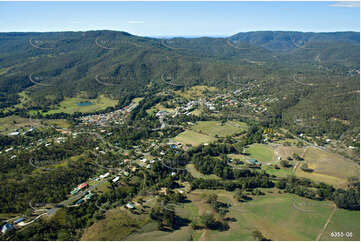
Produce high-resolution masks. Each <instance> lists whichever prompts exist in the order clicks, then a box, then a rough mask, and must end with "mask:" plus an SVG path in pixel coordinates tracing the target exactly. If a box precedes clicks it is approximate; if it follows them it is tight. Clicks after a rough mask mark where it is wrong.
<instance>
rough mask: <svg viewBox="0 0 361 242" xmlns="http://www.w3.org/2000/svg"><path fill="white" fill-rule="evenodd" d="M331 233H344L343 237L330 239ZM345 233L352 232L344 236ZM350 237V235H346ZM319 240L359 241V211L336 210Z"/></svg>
mask: <svg viewBox="0 0 361 242" xmlns="http://www.w3.org/2000/svg"><path fill="white" fill-rule="evenodd" d="M331 232H344V236H343V237H332V236H331ZM346 232H352V237H351V236H346ZM348 235H350V233H348ZM321 240H354V241H359V240H360V211H350V210H345V209H337V210H336V212H335V214H334V215H333V217H332V219H331V221H330V223H329V224H328V226H327V229H326V231H325V233H324V234H323V236H322V237H321Z"/></svg>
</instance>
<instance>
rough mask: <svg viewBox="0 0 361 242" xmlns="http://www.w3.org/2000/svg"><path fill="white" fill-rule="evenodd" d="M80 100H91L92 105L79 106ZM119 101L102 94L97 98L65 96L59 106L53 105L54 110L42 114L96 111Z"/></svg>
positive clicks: (112, 105)
mask: <svg viewBox="0 0 361 242" xmlns="http://www.w3.org/2000/svg"><path fill="white" fill-rule="evenodd" d="M80 102H91V103H92V105H89V106H78V103H80ZM117 103H118V101H117V100H112V99H110V98H108V97H105V96H103V95H100V96H99V97H98V98H96V99H89V98H81V97H73V98H65V99H64V100H63V101H62V102H60V103H59V105H58V106H56V107H53V109H52V110H50V111H48V112H45V113H42V114H45V115H46V114H54V113H61V112H63V113H69V114H73V113H75V112H82V113H87V112H95V111H100V110H103V109H106V108H107V107H114V106H115V105H116V104H117Z"/></svg>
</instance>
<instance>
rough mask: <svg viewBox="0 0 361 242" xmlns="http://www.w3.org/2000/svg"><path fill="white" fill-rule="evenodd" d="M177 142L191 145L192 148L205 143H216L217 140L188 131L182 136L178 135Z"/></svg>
mask: <svg viewBox="0 0 361 242" xmlns="http://www.w3.org/2000/svg"><path fill="white" fill-rule="evenodd" d="M174 140H175V141H177V142H181V143H183V144H190V145H192V146H198V145H201V144H204V143H210V142H212V141H215V140H216V139H215V138H213V137H211V136H208V135H205V134H200V133H197V132H195V131H193V130H186V131H184V132H182V133H180V134H178V135H177V136H176V137H175V138H174Z"/></svg>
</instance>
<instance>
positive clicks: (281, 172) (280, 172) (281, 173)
mask: <svg viewBox="0 0 361 242" xmlns="http://www.w3.org/2000/svg"><path fill="white" fill-rule="evenodd" d="M279 167H280V166H279ZM262 170H265V171H266V172H267V173H268V174H270V175H275V176H278V177H287V176H289V175H291V174H292V168H282V167H280V169H275V168H274V167H273V166H268V165H263V166H262Z"/></svg>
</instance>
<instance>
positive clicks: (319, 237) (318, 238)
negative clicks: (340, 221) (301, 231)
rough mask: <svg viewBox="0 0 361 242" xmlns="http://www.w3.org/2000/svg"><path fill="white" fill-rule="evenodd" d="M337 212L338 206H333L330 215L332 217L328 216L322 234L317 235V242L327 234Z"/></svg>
mask: <svg viewBox="0 0 361 242" xmlns="http://www.w3.org/2000/svg"><path fill="white" fill-rule="evenodd" d="M336 210H337V206H336V204H333V209H332V211H331V213H330V216H328V219H327V221H326V223H325V225H324V226H323V228H322V230H321V231H320V233H319V234H318V235H317V238H316V241H319V240H320V239H321V237H322V235H323V234H324V233H325V231H326V229H327V226H328V224H329V223H330V221H331V219H332V217H333V215H334V214H335V212H336Z"/></svg>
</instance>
